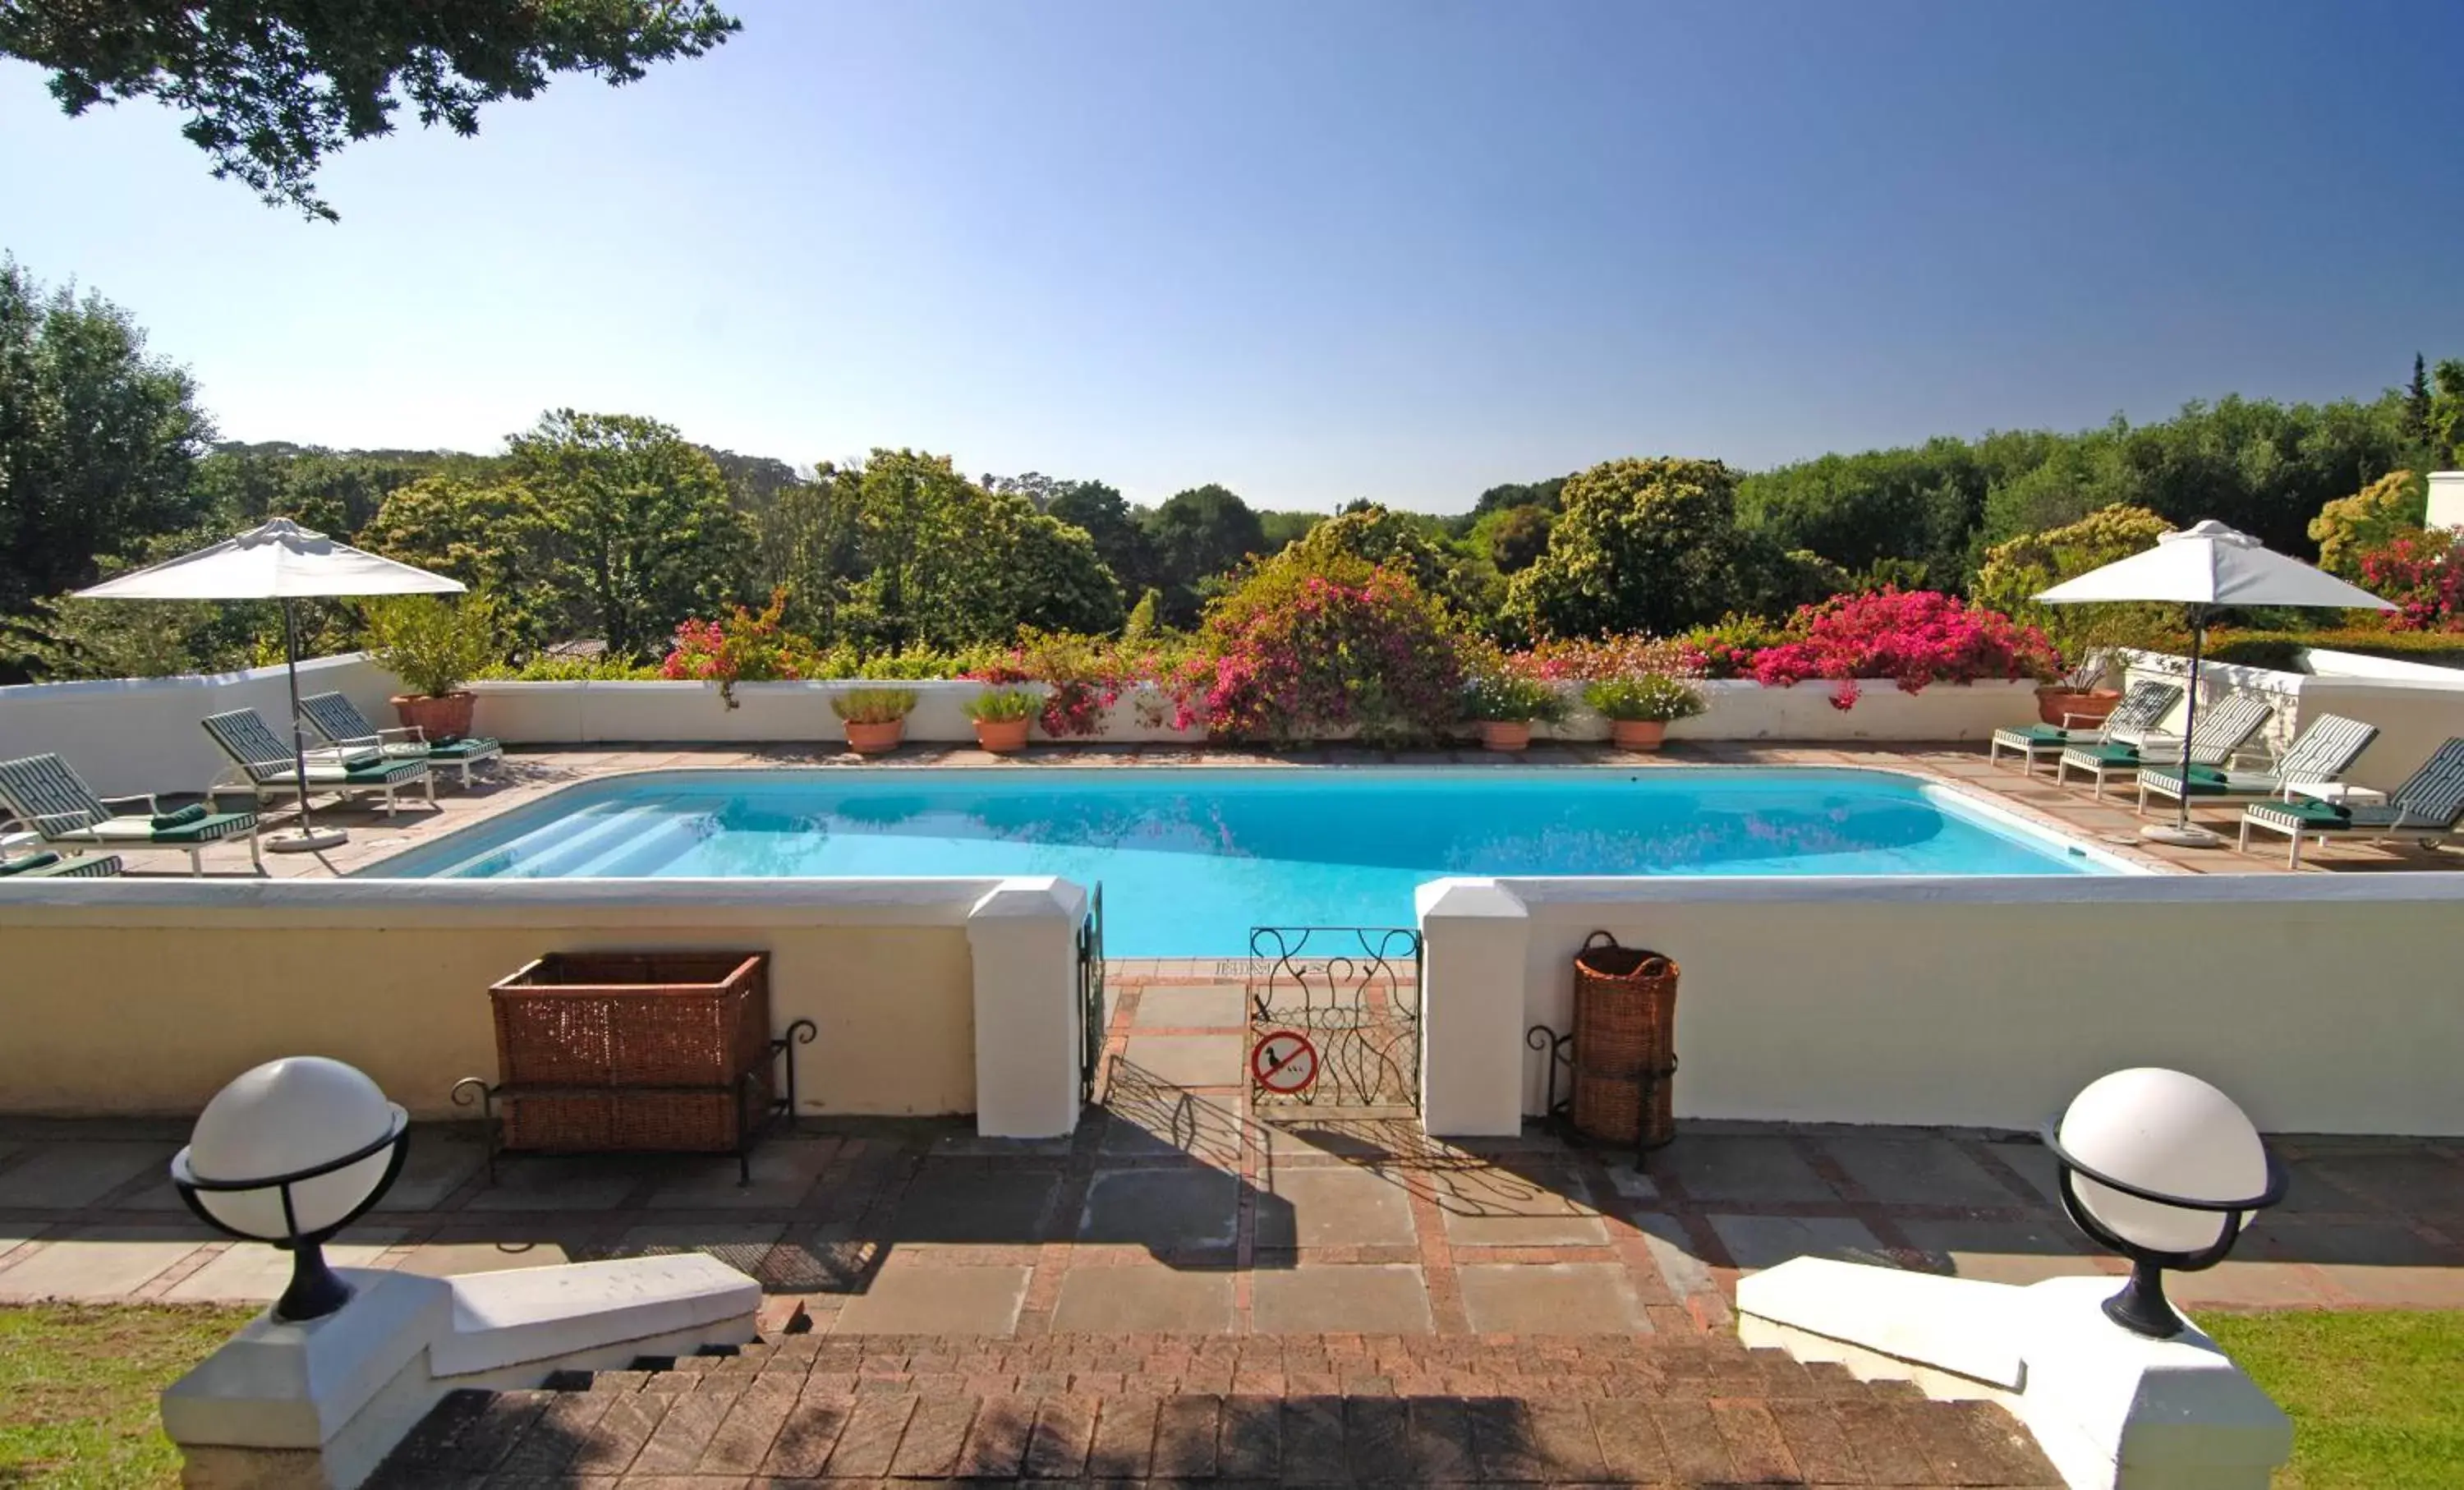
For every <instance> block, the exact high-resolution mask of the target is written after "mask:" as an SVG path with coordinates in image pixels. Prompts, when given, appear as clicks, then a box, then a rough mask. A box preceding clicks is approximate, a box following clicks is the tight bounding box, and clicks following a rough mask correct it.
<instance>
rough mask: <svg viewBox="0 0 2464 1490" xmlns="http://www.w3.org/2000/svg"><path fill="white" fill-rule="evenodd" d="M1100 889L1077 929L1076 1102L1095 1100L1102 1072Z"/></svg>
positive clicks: (1091, 896)
mask: <svg viewBox="0 0 2464 1490" xmlns="http://www.w3.org/2000/svg"><path fill="white" fill-rule="evenodd" d="M1107 1033H1108V1032H1107V1031H1106V1029H1105V1011H1104V887H1103V884H1102V882H1100V881H1098V882H1097V883H1096V886H1095V888H1094V889H1093V891H1092V892H1090V893H1089V895H1088V897H1087V919H1086V920H1085V921H1083V922H1080V923H1079V926H1078V1100H1079V1102H1080V1103H1081V1104H1085V1103H1089V1102H1093V1101H1094V1100H1095V1083H1096V1079H1097V1078H1098V1077H1100V1076H1102V1075H1103V1071H1104V1037H1105V1035H1106V1034H1107Z"/></svg>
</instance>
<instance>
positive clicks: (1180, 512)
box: [1143, 482, 1266, 627]
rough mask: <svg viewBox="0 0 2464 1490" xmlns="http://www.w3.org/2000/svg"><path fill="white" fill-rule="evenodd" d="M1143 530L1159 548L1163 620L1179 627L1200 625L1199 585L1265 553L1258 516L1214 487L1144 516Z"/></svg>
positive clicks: (1175, 498)
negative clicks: (1197, 623) (1198, 622)
mask: <svg viewBox="0 0 2464 1490" xmlns="http://www.w3.org/2000/svg"><path fill="white" fill-rule="evenodd" d="M1143 526H1144V527H1145V529H1146V533H1147V538H1148V540H1149V541H1150V542H1152V543H1153V544H1154V545H1155V585H1156V587H1157V588H1159V589H1161V590H1162V591H1163V596H1164V620H1165V622H1166V624H1170V625H1172V626H1175V627H1185V626H1188V625H1190V624H1193V623H1195V622H1196V621H1197V619H1198V612H1199V603H1200V599H1201V597H1200V594H1199V581H1203V580H1207V579H1211V578H1213V577H1215V576H1217V575H1221V574H1225V573H1228V572H1229V571H1231V570H1232V569H1234V568H1236V567H1238V566H1239V565H1240V564H1241V563H1242V562H1243V560H1246V559H1252V558H1255V557H1257V556H1259V555H1261V554H1264V553H1265V552H1266V534H1265V528H1264V527H1263V526H1262V525H1261V524H1260V523H1259V521H1258V515H1257V514H1256V513H1255V512H1253V511H1251V510H1250V508H1249V504H1248V503H1246V502H1243V501H1242V500H1241V498H1240V497H1238V496H1236V495H1234V494H1233V493H1231V492H1229V491H1227V490H1226V489H1224V488H1222V487H1221V486H1217V485H1215V484H1213V483H1212V482H1210V483H1208V484H1207V485H1205V486H1202V487H1192V488H1190V489H1189V490H1188V491H1186V492H1177V493H1173V494H1172V495H1171V496H1170V497H1168V498H1166V499H1165V500H1164V502H1163V504H1162V505H1161V506H1159V507H1157V508H1155V511H1153V512H1151V513H1149V514H1147V515H1146V518H1145V522H1144V524H1143Z"/></svg>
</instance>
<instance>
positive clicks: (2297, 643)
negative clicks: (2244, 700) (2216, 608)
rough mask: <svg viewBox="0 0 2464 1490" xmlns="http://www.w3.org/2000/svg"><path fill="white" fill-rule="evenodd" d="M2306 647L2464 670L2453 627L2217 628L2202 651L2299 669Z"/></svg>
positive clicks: (2463, 635) (2461, 641) (2463, 652)
mask: <svg viewBox="0 0 2464 1490" xmlns="http://www.w3.org/2000/svg"><path fill="white" fill-rule="evenodd" d="M2308 647H2321V648H2323V649H2325V650H2327V651H2335V652H2359V653H2361V654H2362V655H2363V656H2365V657H2389V658H2393V659H2395V660H2397V661H2399V662H2422V663H2430V664H2432V665H2433V666H2439V667H2448V668H2464V632H2455V631H2377V630H2358V631H2356V630H2344V631H2219V632H2216V633H2214V634H2213V635H2211V636H2210V637H2209V638H2208V647H2207V653H2206V655H2207V658H2208V660H2209V661H2211V662H2222V663H2233V664H2235V665H2237V666H2239V667H2244V668H2275V669H2276V670H2277V671H2279V672H2299V671H2300V670H2301V669H2300V668H2299V666H2298V664H2299V659H2300V655H2301V653H2302V651H2303V650H2304V649H2305V648H2308ZM2175 650H2180V651H2187V650H2189V639H2188V638H2185V639H2184V640H2183V644H2182V646H2179V647H2177V648H2175Z"/></svg>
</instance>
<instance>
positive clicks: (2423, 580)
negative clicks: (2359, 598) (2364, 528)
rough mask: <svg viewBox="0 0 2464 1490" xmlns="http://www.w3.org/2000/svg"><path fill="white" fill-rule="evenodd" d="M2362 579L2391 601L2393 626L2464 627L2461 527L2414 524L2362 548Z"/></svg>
mask: <svg viewBox="0 0 2464 1490" xmlns="http://www.w3.org/2000/svg"><path fill="white" fill-rule="evenodd" d="M2361 568H2362V582H2363V583H2364V584H2365V585H2367V586H2368V587H2369V588H2370V590H2371V591H2372V592H2373V593H2375V594H2377V595H2379V596H2381V597H2383V598H2385V599H2387V600H2390V601H2393V602H2395V603H2396V604H2397V606H2398V607H2400V608H2399V609H2397V610H2396V611H2395V612H2394V614H2392V615H2389V616H2388V617H2387V626H2388V628H2389V629H2390V630H2395V631H2464V532H2458V533H2450V532H2438V533H2430V532H2425V531H2424V530H2422V529H2419V528H2414V529H2412V530H2410V531H2409V532H2406V533H2399V534H2397V535H2396V536H2395V537H2392V538H2390V539H2388V540H2387V542H2386V543H2384V544H2382V545H2380V546H2379V547H2377V548H2372V549H2365V550H2364V551H2363V553H2362V560H2361Z"/></svg>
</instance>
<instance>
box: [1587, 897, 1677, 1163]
mask: <svg viewBox="0 0 2464 1490" xmlns="http://www.w3.org/2000/svg"><path fill="white" fill-rule="evenodd" d="M1676 1069H1677V964H1676V963H1674V962H1671V961H1670V960H1668V959H1667V958H1666V957H1663V956H1661V954H1660V953H1656V952H1645V951H1643V950H1642V949H1640V948H1637V947H1620V946H1618V945H1617V938H1616V937H1615V936H1612V935H1610V934H1609V933H1608V932H1606V931H1594V932H1593V933H1592V934H1591V935H1590V936H1588V937H1586V938H1584V941H1583V950H1582V951H1580V952H1578V953H1575V954H1574V1107H1573V1124H1574V1127H1575V1128H1576V1130H1578V1131H1580V1132H1582V1133H1584V1134H1586V1135H1587V1136H1589V1137H1592V1138H1595V1139H1597V1140H1599V1141H1601V1142H1603V1143H1615V1144H1632V1145H1635V1146H1636V1147H1638V1148H1640V1149H1657V1148H1659V1147H1660V1146H1661V1145H1662V1144H1665V1143H1667V1142H1668V1141H1669V1140H1670V1139H1672V1138H1674V1137H1676V1136H1677V1113H1676V1107H1675V1101H1674V1092H1673V1089H1672V1087H1673V1084H1672V1083H1671V1081H1670V1079H1669V1078H1670V1077H1671V1075H1672V1074H1673V1073H1674V1072H1675V1071H1676Z"/></svg>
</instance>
